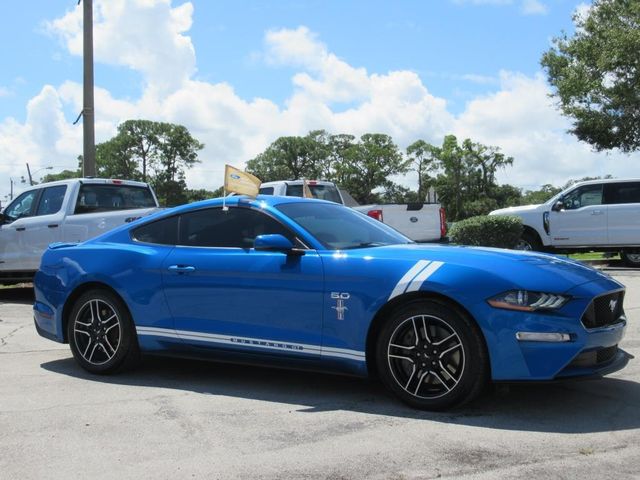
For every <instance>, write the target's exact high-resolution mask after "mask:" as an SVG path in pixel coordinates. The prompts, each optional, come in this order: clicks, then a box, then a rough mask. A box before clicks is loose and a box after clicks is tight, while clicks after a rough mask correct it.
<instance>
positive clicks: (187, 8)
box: [0, 0, 619, 198]
mask: <svg viewBox="0 0 640 480" xmlns="http://www.w3.org/2000/svg"><path fill="white" fill-rule="evenodd" d="M94 1H95V4H96V5H95V9H96V74H95V76H96V87H97V88H98V89H99V90H100V91H99V92H98V91H97V93H96V101H97V111H96V118H97V121H98V125H97V137H98V141H101V140H106V139H107V138H109V137H110V136H111V135H113V133H114V131H115V127H116V126H117V124H118V123H119V122H121V121H123V120H126V119H127V118H135V117H144V118H152V119H156V120H163V121H174V122H179V123H184V124H186V125H187V126H188V127H189V128H190V129H191V130H192V132H194V133H195V134H196V135H197V136H199V138H201V139H202V140H203V141H204V142H205V144H207V149H206V150H205V151H204V152H203V155H202V165H200V166H199V167H198V169H197V170H196V171H194V172H192V174H190V176H189V177H188V180H189V184H190V186H193V187H211V188H215V187H217V186H218V184H219V183H220V182H219V181H218V179H217V175H220V177H221V174H220V172H221V169H222V166H223V165H224V163H233V164H235V165H238V166H242V164H243V162H245V161H246V160H248V159H249V158H251V157H252V156H253V155H255V154H256V153H258V152H259V151H261V150H262V149H263V148H264V147H266V145H268V143H269V142H270V141H272V140H274V139H275V138H277V136H279V135H287V134H304V133H305V132H306V131H308V130H309V129H312V128H325V129H327V130H329V131H331V132H333V133H354V134H356V135H359V134H362V133H365V132H367V131H382V132H385V133H389V134H391V135H393V136H394V139H396V141H397V142H398V143H399V144H400V145H401V146H402V147H406V145H407V144H408V143H410V142H411V141H413V140H416V139H418V138H425V139H427V140H429V141H432V142H434V143H438V142H439V141H441V139H442V137H443V135H445V134H447V133H455V134H457V135H459V136H460V137H466V136H470V137H471V138H473V139H474V140H478V141H482V142H484V143H489V144H492V145H496V146H499V147H500V148H502V149H503V150H504V151H505V153H507V154H509V155H513V156H514V158H515V159H516V164H515V168H514V169H511V171H509V172H503V174H502V175H501V177H499V178H500V179H501V180H502V181H507V182H510V183H514V184H517V185H520V186H523V187H525V188H535V187H536V186H538V185H541V184H544V183H560V182H563V181H565V180H566V179H568V178H575V177H576V176H582V174H584V175H589V174H604V173H614V174H615V173H616V168H617V165H618V163H619V162H618V161H617V158H619V157H618V155H617V154H614V155H612V156H611V155H609V156H605V155H598V154H594V153H593V152H591V151H590V149H589V148H588V147H587V146H585V145H583V144H579V143H577V142H576V141H575V140H574V139H573V138H571V137H570V136H568V135H566V134H565V133H564V132H565V130H566V128H567V127H568V123H567V121H566V120H565V119H563V118H562V117H561V116H560V115H559V114H558V113H557V112H556V111H555V109H554V108H553V105H552V101H550V100H549V99H548V98H547V96H548V94H549V92H550V91H549V89H548V86H547V85H546V81H545V79H544V76H543V74H542V73H541V69H540V65H539V60H540V56H541V54H542V52H543V51H545V50H546V49H547V48H548V47H549V46H550V41H551V38H552V37H554V36H557V35H558V34H560V32H561V31H562V30H566V31H569V32H570V31H572V30H573V25H572V21H571V15H572V13H573V12H574V11H575V10H576V8H579V7H580V8H584V6H585V4H584V3H581V2H578V1H575V0H429V1H424V0H423V1H380V0H369V1H362V0H359V1H346V0H343V1H337V0H325V1H320V0H307V1H303V0H298V1H293V0H287V1H285V0H282V1H269V0H262V1H204V0H192V1H191V2H184V1H179V0H110V1H109V2H107V1H106V0H104V1H103V0H94ZM80 9H81V7H77V6H76V1H75V0H55V1H53V0H32V1H30V2H29V3H28V8H27V4H25V3H24V2H5V5H3V15H2V16H1V17H0V42H1V44H2V45H3V48H2V49H1V50H0V61H1V62H2V65H3V68H2V69H0V157H1V158H0V171H2V172H3V173H4V174H5V175H6V176H12V177H17V178H19V175H21V174H24V173H21V172H22V170H24V168H23V165H24V163H25V162H27V161H28V162H30V164H31V165H33V166H34V167H36V168H42V167H45V166H53V167H54V168H55V169H56V170H58V169H61V168H62V167H69V166H72V165H74V158H75V156H76V155H77V154H79V153H81V148H82V142H81V128H80V127H79V126H78V127H73V126H70V125H69V124H70V123H71V122H72V121H73V120H74V119H75V116H76V115H77V113H78V111H79V109H80V103H79V101H80V94H81V91H80V90H79V87H80V84H81V81H82V77H81V72H82V70H81V68H82V65H81V58H80V56H79V55H78V53H79V50H78V49H79V43H78V39H79V33H80V30H79V22H78V19H79V18H80V16H79V14H80ZM74 42H75V43H74ZM543 104H544V105H543ZM338 130H340V131H338ZM541 144H545V145H541ZM558 157H561V158H558ZM546 166H548V167H549V168H547V167H546ZM541 167H542V168H541ZM411 180H412V179H411V176H409V177H408V178H407V179H406V182H405V183H407V184H408V185H410V184H411ZM2 183H7V182H6V181H4V182H2ZM5 190H6V189H5V188H4V186H3V185H1V184H0V198H2V196H3V195H4V194H3V193H2V192H4V191H5Z"/></svg>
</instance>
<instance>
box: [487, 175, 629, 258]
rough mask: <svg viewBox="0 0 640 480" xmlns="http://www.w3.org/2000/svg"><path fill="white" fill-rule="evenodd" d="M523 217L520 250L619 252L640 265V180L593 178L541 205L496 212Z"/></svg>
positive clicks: (496, 213)
mask: <svg viewBox="0 0 640 480" xmlns="http://www.w3.org/2000/svg"><path fill="white" fill-rule="evenodd" d="M489 215H513V216H517V217H520V218H521V219H522V224H523V226H524V231H523V234H522V238H521V240H520V243H519V244H518V246H517V247H516V248H519V249H521V250H546V251H554V252H565V253H566V252H585V251H594V250H595V251H606V252H620V255H621V257H622V260H623V261H624V262H625V263H626V264H627V265H629V266H633V267H640V179H606V180H590V181H586V182H580V183H576V184H574V185H572V186H571V187H569V188H567V189H566V190H564V191H563V192H560V193H559V194H557V195H556V196H555V197H553V198H551V199H549V200H548V201H547V202H545V203H543V204H542V205H525V206H521V207H510V208H503V209H500V210H495V211H493V212H491V213H490V214H489Z"/></svg>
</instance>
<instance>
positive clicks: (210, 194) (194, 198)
mask: <svg viewBox="0 0 640 480" xmlns="http://www.w3.org/2000/svg"><path fill="white" fill-rule="evenodd" d="M222 191H223V188H222V187H220V188H217V189H215V190H213V191H211V190H207V189H205V188H199V189H190V188H189V189H187V190H186V192H185V194H186V195H187V202H188V203H193V202H199V201H200V200H207V199H209V198H217V197H221V196H222Z"/></svg>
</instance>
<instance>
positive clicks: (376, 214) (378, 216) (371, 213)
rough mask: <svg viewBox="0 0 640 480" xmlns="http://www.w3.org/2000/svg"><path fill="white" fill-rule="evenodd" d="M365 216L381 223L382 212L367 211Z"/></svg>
mask: <svg viewBox="0 0 640 480" xmlns="http://www.w3.org/2000/svg"><path fill="white" fill-rule="evenodd" d="M367 215H369V216H370V217H371V218H375V219H376V220H380V221H381V222H382V221H383V219H382V210H369V211H368V212H367Z"/></svg>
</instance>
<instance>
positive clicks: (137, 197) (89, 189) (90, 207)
mask: <svg viewBox="0 0 640 480" xmlns="http://www.w3.org/2000/svg"><path fill="white" fill-rule="evenodd" d="M155 206H156V202H155V200H154V198H153V195H152V194H151V190H150V189H149V187H138V186H132V185H103V184H91V183H88V184H83V185H82V186H81V187H80V192H79V193H78V199H77V201H76V208H75V210H74V213H76V214H78V213H92V212H107V211H110V210H130V209H133V208H153V207H155Z"/></svg>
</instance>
